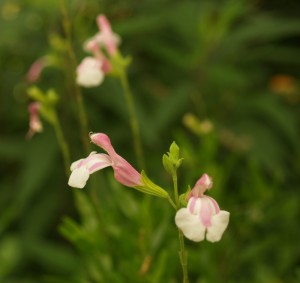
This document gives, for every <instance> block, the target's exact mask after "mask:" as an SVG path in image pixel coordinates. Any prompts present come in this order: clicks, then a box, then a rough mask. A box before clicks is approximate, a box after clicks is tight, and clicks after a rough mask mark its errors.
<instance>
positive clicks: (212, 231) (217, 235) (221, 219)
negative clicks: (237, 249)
mask: <svg viewBox="0 0 300 283" xmlns="http://www.w3.org/2000/svg"><path fill="white" fill-rule="evenodd" d="M229 215H230V213H229V212H228V211H225V210H221V211H220V212H219V213H218V214H216V215H214V216H213V217H212V219H211V224H212V225H211V226H210V227H208V228H207V234H206V239H207V241H210V242H218V241H220V240H221V237H222V235H223V233H224V231H225V229H226V228H227V226H228V223H229Z"/></svg>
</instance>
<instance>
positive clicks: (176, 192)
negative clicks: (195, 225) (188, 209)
mask: <svg viewBox="0 0 300 283" xmlns="http://www.w3.org/2000/svg"><path fill="white" fill-rule="evenodd" d="M172 179H173V185H174V198H175V203H176V208H177V210H178V209H179V196H178V184H177V175H176V173H175V174H173V176H172Z"/></svg>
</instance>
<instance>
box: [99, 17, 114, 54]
mask: <svg viewBox="0 0 300 283" xmlns="http://www.w3.org/2000/svg"><path fill="white" fill-rule="evenodd" d="M97 23H98V27H99V30H100V33H99V34H98V38H99V39H100V41H103V44H104V45H105V47H106V48H107V51H108V53H109V54H110V55H115V54H116V52H117V42H118V40H117V36H116V35H115V34H114V33H113V31H112V28H111V26H110V23H109V21H108V19H107V18H106V16H105V15H99V16H98V17H97Z"/></svg>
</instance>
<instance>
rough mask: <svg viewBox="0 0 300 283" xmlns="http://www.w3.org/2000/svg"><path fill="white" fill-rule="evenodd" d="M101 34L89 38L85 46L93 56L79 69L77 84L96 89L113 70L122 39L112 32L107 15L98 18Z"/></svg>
mask: <svg viewBox="0 0 300 283" xmlns="http://www.w3.org/2000/svg"><path fill="white" fill-rule="evenodd" d="M96 20H97V24H98V27H99V32H98V33H97V34H96V35H94V36H93V37H92V38H89V39H88V40H87V41H86V42H85V43H84V45H83V49H84V50H85V51H86V52H89V53H91V55H92V56H89V57H86V58H84V59H83V60H82V62H81V64H80V65H79V66H78V68H77V84H79V85H81V86H83V87H94V86H98V85H100V84H101V83H102V81H103V79H104V75H105V74H107V73H109V72H110V71H111V70H112V64H111V58H112V57H115V55H116V54H117V51H118V45H119V43H120V41H121V40H120V37H119V36H118V35H117V34H115V33H114V32H113V31H112V28H111V26H110V23H109V21H108V19H107V18H106V16H105V15H99V16H98V17H97V19H96Z"/></svg>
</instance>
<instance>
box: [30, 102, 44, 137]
mask: <svg viewBox="0 0 300 283" xmlns="http://www.w3.org/2000/svg"><path fill="white" fill-rule="evenodd" d="M39 108H40V103H39V102H32V103H30V104H29V106H28V112H29V130H28V132H27V135H26V138H27V139H30V138H32V136H33V135H34V134H35V133H40V132H42V131H43V125H42V122H41V120H40V116H39Z"/></svg>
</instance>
